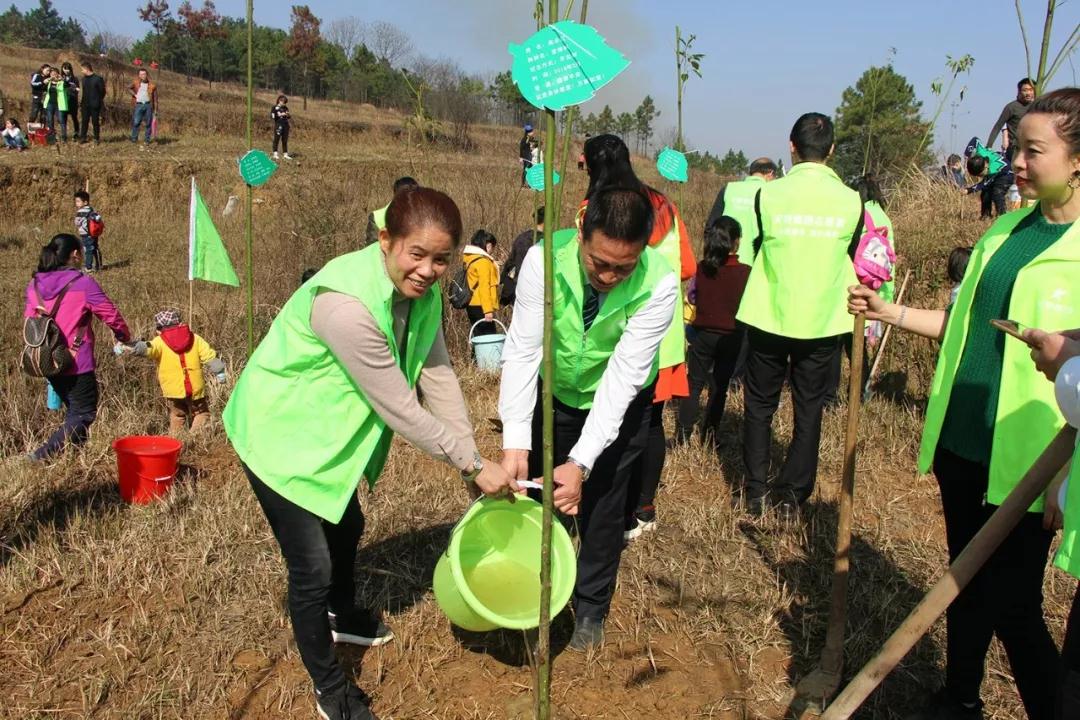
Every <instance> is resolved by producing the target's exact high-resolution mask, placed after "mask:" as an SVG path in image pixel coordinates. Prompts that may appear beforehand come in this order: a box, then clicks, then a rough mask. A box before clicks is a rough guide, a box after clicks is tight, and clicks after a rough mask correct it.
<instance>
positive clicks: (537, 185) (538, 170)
mask: <svg viewBox="0 0 1080 720" xmlns="http://www.w3.org/2000/svg"><path fill="white" fill-rule="evenodd" d="M551 178H552V181H551V183H552V185H558V184H559V179H560V178H559V173H558V172H556V171H554V170H552V171H551ZM525 182H526V183H528V184H529V187H531V188H532V189H533V190H535V191H537V192H544V163H537V164H536V165H533V166H532V167H531V168H529V169H528V170H526V171H525Z"/></svg>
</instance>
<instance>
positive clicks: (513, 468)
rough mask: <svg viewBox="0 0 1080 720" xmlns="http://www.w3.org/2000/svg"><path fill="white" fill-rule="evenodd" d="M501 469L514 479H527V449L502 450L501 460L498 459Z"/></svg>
mask: <svg viewBox="0 0 1080 720" xmlns="http://www.w3.org/2000/svg"><path fill="white" fill-rule="evenodd" d="M499 464H500V465H502V468H503V470H505V471H506V474H507V475H509V476H510V477H511V478H513V479H514V480H528V479H529V451H528V450H514V449H513V448H510V449H506V450H503V455H502V460H500V461H499Z"/></svg>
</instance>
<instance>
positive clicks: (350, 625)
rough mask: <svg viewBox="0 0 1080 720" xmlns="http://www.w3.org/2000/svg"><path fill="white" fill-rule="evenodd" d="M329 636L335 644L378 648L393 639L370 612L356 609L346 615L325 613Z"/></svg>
mask: <svg viewBox="0 0 1080 720" xmlns="http://www.w3.org/2000/svg"><path fill="white" fill-rule="evenodd" d="M327 615H328V616H329V618H330V635H332V636H333V638H334V642H336V643H349V644H350V645H363V646H365V647H378V646H380V645H385V644H386V643H388V642H390V641H391V640H393V639H394V633H393V631H392V630H390V628H388V627H387V626H386V625H384V624H383V622H382V621H381V620H380V619H379V616H378V615H376V614H375V613H373V612H371V611H370V610H366V609H360V608H358V609H356V610H354V611H353V612H351V613H349V614H348V615H340V616H339V615H335V614H334V613H327Z"/></svg>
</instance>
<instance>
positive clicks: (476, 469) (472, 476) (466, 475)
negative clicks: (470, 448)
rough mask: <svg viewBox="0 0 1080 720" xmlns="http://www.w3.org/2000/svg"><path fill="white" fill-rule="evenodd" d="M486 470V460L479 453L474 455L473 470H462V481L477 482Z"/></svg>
mask: <svg viewBox="0 0 1080 720" xmlns="http://www.w3.org/2000/svg"><path fill="white" fill-rule="evenodd" d="M483 469H484V459H483V458H482V457H480V453H479V452H474V453H473V461H472V470H462V471H461V479H462V480H464V481H465V482H468V483H474V482H476V478H477V477H478V476H479V475H480V473H481V472H482V471H483Z"/></svg>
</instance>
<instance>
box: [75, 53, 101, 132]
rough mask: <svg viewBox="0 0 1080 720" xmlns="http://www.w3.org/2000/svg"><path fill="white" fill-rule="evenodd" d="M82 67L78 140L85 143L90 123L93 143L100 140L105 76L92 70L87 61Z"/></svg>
mask: <svg viewBox="0 0 1080 720" xmlns="http://www.w3.org/2000/svg"><path fill="white" fill-rule="evenodd" d="M80 65H81V68H82V74H83V79H82V123H81V124H80V125H79V142H80V143H83V144H85V143H86V142H88V140H89V137H88V135H87V133H88V132H89V130H90V125H91V123H92V124H93V126H94V144H95V145H97V144H99V143H100V142H101V111H102V109H103V108H104V107H105V78H103V77H101V76H100V75H98V74H96V73H95V72H94V67H93V66H92V65H91V64H90V63H88V62H83V63H81V64H80Z"/></svg>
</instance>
